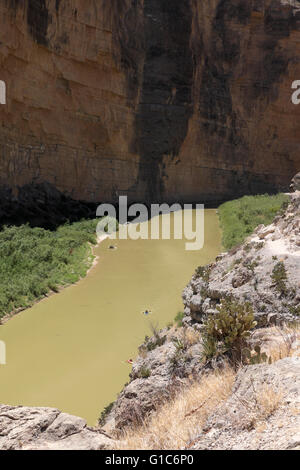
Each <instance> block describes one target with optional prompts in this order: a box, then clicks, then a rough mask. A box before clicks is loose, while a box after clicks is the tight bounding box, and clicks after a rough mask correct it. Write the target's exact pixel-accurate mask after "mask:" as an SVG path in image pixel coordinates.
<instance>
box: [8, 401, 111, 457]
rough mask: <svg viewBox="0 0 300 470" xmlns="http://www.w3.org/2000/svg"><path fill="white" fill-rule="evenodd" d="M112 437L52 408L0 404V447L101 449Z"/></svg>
mask: <svg viewBox="0 0 300 470" xmlns="http://www.w3.org/2000/svg"><path fill="white" fill-rule="evenodd" d="M112 443H113V441H112V440H111V439H110V438H109V437H108V436H106V435H105V434H104V433H103V432H100V431H99V430H95V429H92V428H89V427H87V425H86V422H85V421H84V420H83V419H81V418H77V417H75V416H71V415H68V414H66V413H61V412H60V411H58V410H56V409H52V408H26V407H12V406H4V405H0V450H103V449H109V448H111V445H112Z"/></svg>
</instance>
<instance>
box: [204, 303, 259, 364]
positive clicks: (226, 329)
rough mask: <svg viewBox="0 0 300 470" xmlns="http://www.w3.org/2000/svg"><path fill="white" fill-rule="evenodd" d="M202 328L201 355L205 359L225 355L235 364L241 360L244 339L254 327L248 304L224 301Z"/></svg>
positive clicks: (251, 311)
mask: <svg viewBox="0 0 300 470" xmlns="http://www.w3.org/2000/svg"><path fill="white" fill-rule="evenodd" d="M217 310H218V312H217V313H216V314H213V315H210V316H209V317H208V318H207V319H206V321H205V323H204V326H203V354H204V356H206V359H210V358H212V357H213V356H217V355H220V354H227V355H228V356H230V357H231V359H232V360H233V361H234V362H236V361H239V360H241V359H242V351H243V348H244V346H245V343H246V338H247V337H248V336H249V335H250V331H251V330H252V329H253V328H254V327H255V326H256V322H255V321H254V314H253V308H252V306H251V304H250V303H248V302H246V303H244V304H240V303H238V302H237V301H234V300H231V299H224V300H223V301H222V303H221V305H219V306H218V307H217Z"/></svg>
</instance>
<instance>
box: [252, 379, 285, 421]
mask: <svg viewBox="0 0 300 470" xmlns="http://www.w3.org/2000/svg"><path fill="white" fill-rule="evenodd" d="M282 398H283V392H282V391H281V390H280V389H279V390H276V389H275V388H273V387H272V386H270V385H266V384H265V385H264V386H263V387H262V388H261V389H260V390H259V391H258V393H257V414H258V419H259V420H260V421H265V420H266V419H268V418H269V417H270V416H272V414H273V413H274V412H275V411H276V410H277V409H278V407H279V405H280V403H281V402H282Z"/></svg>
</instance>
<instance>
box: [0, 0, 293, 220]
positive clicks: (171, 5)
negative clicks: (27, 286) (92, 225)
mask: <svg viewBox="0 0 300 470" xmlns="http://www.w3.org/2000/svg"><path fill="white" fill-rule="evenodd" d="M0 10H1V15H0V71H1V75H0V79H1V80H3V81H5V82H6V85H7V104H6V105H5V106H1V107H0V122H1V126H0V188H1V189H0V193H1V200H2V201H5V204H6V212H10V211H11V213H13V211H15V210H19V206H18V207H17V209H16V204H18V203H17V202H14V205H12V203H11V201H12V200H14V199H16V201H21V203H22V205H21V207H22V208H23V207H25V206H26V207H27V206H28V205H32V204H33V205H34V210H37V208H36V202H35V201H36V199H37V198H36V197H35V196H33V194H32V193H30V188H31V187H33V183H34V185H42V187H43V185H45V184H47V191H46V193H47V195H48V192H49V188H51V187H52V188H53V191H58V192H59V193H60V194H62V195H67V196H68V197H69V198H71V199H72V200H81V201H90V202H91V201H94V202H96V201H97V202H98V201H107V202H109V201H115V200H117V199H118V197H119V196H120V195H123V194H125V195H128V197H129V199H130V200H131V201H143V202H157V201H159V202H171V201H174V202H177V201H180V202H212V203H214V202H217V201H220V200H224V199H228V198H233V197H237V196H239V195H241V194H245V193H258V192H265V191H277V190H280V189H285V188H287V187H288V183H289V181H290V179H291V177H292V176H293V175H294V174H295V173H296V172H297V171H298V165H299V135H300V132H299V131H300V128H299V126H300V124H299V122H300V120H299V119H298V117H299V112H300V111H299V110H300V107H298V106H295V105H294V104H293V103H292V100H291V85H292V83H293V82H294V81H295V80H299V79H300V65H299V61H298V59H297V57H298V52H297V51H298V49H297V46H298V44H299V34H300V32H299V31H300V16H299V15H300V13H299V11H300V10H299V8H298V7H296V6H294V2H286V1H284V2H283V1H281V0H267V1H262V0H256V1H249V2H245V1H244V0H227V1H223V0H222V1H221V0H211V1H202V0H180V1H179V0H173V1H172V2H170V1H167V0H134V1H133V0H122V1H121V0H111V1H110V2H107V1H106V0H97V1H96V0H56V1H55V0H52V1H47V2H46V1H45V0H38V1H34V2H33V1H29V0H3V1H2V2H1V7H0ZM26 185H27V186H26ZM34 187H35V186H34ZM39 187H41V186H39ZM24 188H26V189H24ZM50 192H51V191H50ZM44 193H45V191H44ZM50 196H51V195H50ZM52 196H53V195H52ZM52 196H51V197H52ZM47 197H48V196H47Z"/></svg>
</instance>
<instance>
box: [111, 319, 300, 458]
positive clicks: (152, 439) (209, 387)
mask: <svg viewBox="0 0 300 470" xmlns="http://www.w3.org/2000/svg"><path fill="white" fill-rule="evenodd" d="M177 333H178V332H177ZM173 334H174V332H173V331H172V332H171V336H173ZM176 336H177V337H178V339H180V340H181V341H182V342H183V343H184V345H185V346H186V347H190V346H192V345H193V344H195V343H197V342H198V341H199V334H198V333H197V332H195V331H193V330H190V329H184V330H181V331H180V332H179V334H177V335H176ZM257 339H258V340H259V343H260V344H261V345H262V350H263V351H266V353H267V356H268V357H269V358H271V359H272V362H275V361H277V360H279V359H283V358H285V357H290V356H292V355H293V354H295V350H294V345H295V342H296V341H297V340H299V339H300V328H299V325H298V326H294V327H288V326H285V327H281V328H267V329H265V330H261V331H260V332H258V334H257ZM241 367H243V365H242V364H241ZM235 377H236V371H234V370H233V369H231V368H230V367H229V366H228V367H227V368H225V369H223V370H217V371H214V372H211V373H208V374H207V375H205V376H204V377H202V378H201V381H199V382H192V383H191V384H190V385H189V386H187V387H185V388H184V389H182V390H181V392H179V393H178V394H177V395H175V397H172V398H170V400H169V401H168V402H167V403H165V404H163V405H162V406H161V407H160V408H158V409H157V410H156V411H155V412H154V413H153V414H152V415H151V416H150V417H149V418H147V419H146V420H145V421H144V423H143V425H142V426H137V427H132V428H127V429H126V430H125V431H124V432H123V434H122V435H119V436H118V437H119V439H120V440H119V441H118V444H117V449H123V450H133V449H144V450H157V449H159V450H164V449H165V450H170V449H174V450H176V449H182V448H184V447H186V445H187V444H188V443H189V442H190V441H193V440H194V439H195V438H197V437H198V436H199V434H200V433H201V431H202V428H203V426H204V424H205V422H206V421H207V419H208V418H209V417H210V416H211V415H212V414H213V413H214V412H215V411H216V409H217V408H218V406H219V405H220V404H221V403H225V402H226V400H227V399H228V398H229V396H230V395H231V393H232V387H233V384H234V380H235ZM283 395H284V394H283V392H282V390H281V388H280V384H277V386H275V384H274V385H266V384H264V385H262V386H261V387H259V388H257V389H256V388H255V387H254V385H253V393H252V398H251V399H250V400H249V399H247V400H246V399H245V400H244V399H243V398H241V397H236V398H237V399H238V400H239V402H240V405H241V409H240V412H241V414H240V425H241V427H242V428H247V429H249V430H251V429H256V431H257V432H258V433H260V432H263V431H264V430H265V428H266V425H267V420H268V418H269V417H270V416H272V415H273V414H274V413H275V411H276V410H277V409H278V408H279V406H280V404H281V403H282V399H283Z"/></svg>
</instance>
